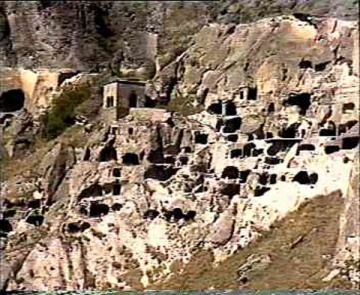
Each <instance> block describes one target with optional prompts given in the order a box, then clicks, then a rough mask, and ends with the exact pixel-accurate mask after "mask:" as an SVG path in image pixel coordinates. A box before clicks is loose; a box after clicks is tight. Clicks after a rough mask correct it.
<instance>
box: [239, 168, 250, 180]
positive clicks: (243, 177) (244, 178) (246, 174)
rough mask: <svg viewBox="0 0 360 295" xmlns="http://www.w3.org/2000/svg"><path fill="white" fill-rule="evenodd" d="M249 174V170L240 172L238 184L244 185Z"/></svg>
mask: <svg viewBox="0 0 360 295" xmlns="http://www.w3.org/2000/svg"><path fill="white" fill-rule="evenodd" d="M250 173H251V170H250V169H247V170H242V171H240V175H239V176H240V183H246V181H247V179H248V177H249V175H250Z"/></svg>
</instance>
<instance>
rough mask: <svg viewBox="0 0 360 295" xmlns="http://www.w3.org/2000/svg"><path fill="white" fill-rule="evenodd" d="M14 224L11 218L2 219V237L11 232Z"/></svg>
mask: <svg viewBox="0 0 360 295" xmlns="http://www.w3.org/2000/svg"><path fill="white" fill-rule="evenodd" d="M12 230H13V229H12V226H11V223H10V221H9V220H7V219H1V220H0V237H6V236H7V234H8V233H9V232H11V231H12Z"/></svg>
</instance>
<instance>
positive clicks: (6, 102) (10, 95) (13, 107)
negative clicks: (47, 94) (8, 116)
mask: <svg viewBox="0 0 360 295" xmlns="http://www.w3.org/2000/svg"><path fill="white" fill-rule="evenodd" d="M24 103H25V95H24V92H23V91H22V90H21V89H12V90H9V91H5V92H3V93H2V94H1V96H0V112H4V113H11V112H16V111H18V110H21V109H22V108H23V107H24Z"/></svg>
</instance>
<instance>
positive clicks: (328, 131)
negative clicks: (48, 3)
mask: <svg viewBox="0 0 360 295" xmlns="http://www.w3.org/2000/svg"><path fill="white" fill-rule="evenodd" d="M319 136H336V128H331V126H330V128H321V129H320V131H319Z"/></svg>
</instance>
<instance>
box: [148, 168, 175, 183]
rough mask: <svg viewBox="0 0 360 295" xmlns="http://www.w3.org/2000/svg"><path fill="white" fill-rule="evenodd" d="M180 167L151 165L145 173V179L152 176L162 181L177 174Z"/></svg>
mask: <svg viewBox="0 0 360 295" xmlns="http://www.w3.org/2000/svg"><path fill="white" fill-rule="evenodd" d="M177 171H178V169H175V168H173V167H171V166H168V167H166V166H164V165H151V166H150V167H149V168H148V169H147V170H146V171H145V173H144V179H147V178H152V179H157V180H160V181H166V180H168V179H169V178H171V177H172V176H173V175H175V174H176V172H177Z"/></svg>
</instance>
